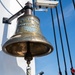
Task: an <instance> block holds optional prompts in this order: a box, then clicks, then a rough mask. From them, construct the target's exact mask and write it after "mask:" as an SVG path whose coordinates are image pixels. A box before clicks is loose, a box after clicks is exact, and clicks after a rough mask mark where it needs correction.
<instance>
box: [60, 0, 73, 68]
mask: <svg viewBox="0 0 75 75" xmlns="http://www.w3.org/2000/svg"><path fill="white" fill-rule="evenodd" d="M59 4H60V8H61V13H62V19H63V25H64V31H65V37H66V42H67V47H68V53H69V58H70V64H71V68H73V63H72V58H71V52H70V46H69V41H68V36H67V30H66V24H65V19H64V13H63V8H62V3H61V0H59Z"/></svg>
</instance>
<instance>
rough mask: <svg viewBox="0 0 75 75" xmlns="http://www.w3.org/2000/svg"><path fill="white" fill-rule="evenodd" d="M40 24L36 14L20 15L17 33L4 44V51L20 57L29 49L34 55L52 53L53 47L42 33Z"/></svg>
mask: <svg viewBox="0 0 75 75" xmlns="http://www.w3.org/2000/svg"><path fill="white" fill-rule="evenodd" d="M39 25H40V20H39V19H38V18H37V17H36V16H33V15H23V16H21V17H19V18H18V20H17V29H16V32H15V35H13V36H12V37H11V38H10V39H9V40H8V41H7V42H6V43H5V44H4V45H3V51H4V52H6V53H8V54H10V55H13V56H19V57H24V56H25V55H26V53H27V52H28V51H29V53H30V55H31V56H32V57H34V56H43V55H47V54H49V53H51V52H52V51H53V47H52V46H51V44H50V43H49V42H48V41H47V40H46V39H45V38H44V36H43V35H42V33H41V31H40V26H39Z"/></svg>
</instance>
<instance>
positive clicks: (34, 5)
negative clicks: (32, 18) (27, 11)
mask: <svg viewBox="0 0 75 75" xmlns="http://www.w3.org/2000/svg"><path fill="white" fill-rule="evenodd" d="M34 3H35V0H33V14H34V15H35V4H34Z"/></svg>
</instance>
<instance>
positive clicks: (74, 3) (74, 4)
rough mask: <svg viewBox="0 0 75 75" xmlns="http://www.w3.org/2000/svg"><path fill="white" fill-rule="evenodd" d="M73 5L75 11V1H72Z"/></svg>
mask: <svg viewBox="0 0 75 75" xmlns="http://www.w3.org/2000/svg"><path fill="white" fill-rule="evenodd" d="M72 3H73V6H74V9H75V2H74V0H72Z"/></svg>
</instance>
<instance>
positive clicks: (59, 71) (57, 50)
mask: <svg viewBox="0 0 75 75" xmlns="http://www.w3.org/2000/svg"><path fill="white" fill-rule="evenodd" d="M51 18H52V27H53V33H54V40H55V48H56V56H57V62H58V68H59V74H60V75H62V73H61V69H60V62H59V55H58V47H57V40H56V33H55V27H54V19H53V12H52V9H51Z"/></svg>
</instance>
